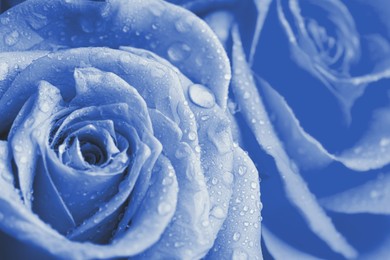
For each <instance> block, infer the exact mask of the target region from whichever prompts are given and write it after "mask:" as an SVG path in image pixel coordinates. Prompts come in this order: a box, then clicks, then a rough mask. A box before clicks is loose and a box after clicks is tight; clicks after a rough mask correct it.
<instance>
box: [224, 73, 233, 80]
mask: <svg viewBox="0 0 390 260" xmlns="http://www.w3.org/2000/svg"><path fill="white" fill-rule="evenodd" d="M223 78H224V79H226V80H230V79H231V78H232V75H230V74H225V75H224V76H223Z"/></svg>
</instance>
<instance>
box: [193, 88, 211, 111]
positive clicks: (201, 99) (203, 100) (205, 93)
mask: <svg viewBox="0 0 390 260" xmlns="http://www.w3.org/2000/svg"><path fill="white" fill-rule="evenodd" d="M188 95H189V97H190V99H191V101H192V102H193V103H194V104H196V105H198V106H200V107H204V108H211V107H213V106H214V105H215V97H214V94H213V93H212V92H211V90H210V89H208V88H206V87H205V86H203V85H200V84H193V85H191V86H190V87H189V88H188Z"/></svg>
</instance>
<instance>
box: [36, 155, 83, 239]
mask: <svg viewBox="0 0 390 260" xmlns="http://www.w3.org/2000/svg"><path fill="white" fill-rule="evenodd" d="M33 190H34V201H33V202H32V210H33V212H34V213H35V214H37V215H39V218H40V219H42V220H43V221H44V222H45V223H47V224H49V225H51V226H52V227H53V228H54V229H56V230H58V231H59V232H60V233H62V234H65V233H66V232H67V231H69V230H70V229H72V228H74V227H75V226H76V223H75V221H74V219H73V217H72V214H71V213H70V212H69V209H68V208H67V206H66V205H65V203H64V201H63V200H62V198H61V195H60V194H59V193H58V190H57V188H56V186H55V184H54V183H53V181H52V179H51V177H50V175H49V174H48V172H47V170H46V168H45V166H44V165H43V162H42V159H39V160H38V162H37V166H36V170H35V178H34V189H33Z"/></svg>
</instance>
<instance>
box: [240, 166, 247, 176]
mask: <svg viewBox="0 0 390 260" xmlns="http://www.w3.org/2000/svg"><path fill="white" fill-rule="evenodd" d="M247 169H248V168H247V167H246V166H245V165H240V166H239V167H238V174H239V175H241V176H242V175H244V174H245V173H246V171H247Z"/></svg>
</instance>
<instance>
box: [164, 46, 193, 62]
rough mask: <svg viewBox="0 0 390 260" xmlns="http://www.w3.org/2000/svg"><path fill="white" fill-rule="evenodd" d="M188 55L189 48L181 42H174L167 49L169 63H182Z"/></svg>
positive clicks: (189, 52)
mask: <svg viewBox="0 0 390 260" xmlns="http://www.w3.org/2000/svg"><path fill="white" fill-rule="evenodd" d="M190 54H191V47H190V46H188V45H187V44H185V43H182V42H176V43H174V44H172V45H171V47H169V48H168V57H169V59H170V60H171V61H175V62H179V61H183V60H185V59H187V58H188V57H189V56H190Z"/></svg>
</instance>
